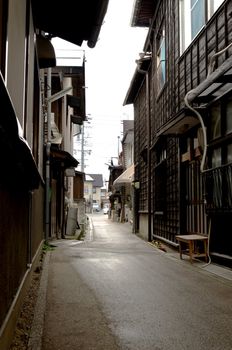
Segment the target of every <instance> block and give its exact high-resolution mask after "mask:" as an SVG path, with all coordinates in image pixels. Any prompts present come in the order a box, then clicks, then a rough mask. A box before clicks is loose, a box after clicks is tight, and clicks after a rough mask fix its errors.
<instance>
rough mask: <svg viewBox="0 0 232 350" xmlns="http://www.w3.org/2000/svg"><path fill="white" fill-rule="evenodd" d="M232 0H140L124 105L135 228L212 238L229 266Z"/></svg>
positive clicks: (167, 236)
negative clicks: (130, 124)
mask: <svg viewBox="0 0 232 350" xmlns="http://www.w3.org/2000/svg"><path fill="white" fill-rule="evenodd" d="M231 13H232V1H230V0H227V1H222V0H219V1H216V0H212V1H208V0H198V1H195V2H191V1H189V0H162V1H158V0H157V1H152V0H151V1H149V0H144V1H143V0H141V1H136V2H135V6H134V10H133V16H132V25H134V26H144V27H148V28H149V32H148V36H147V39H146V42H145V44H144V48H143V51H144V52H143V53H142V54H140V57H139V58H138V61H137V69H136V72H135V74H134V76H133V79H132V81H131V85H130V87H129V89H128V92H127V95H126V98H125V101H124V104H129V103H133V104H134V113H135V124H134V130H135V131H134V133H135V134H134V142H135V180H137V181H139V184H140V188H139V189H138V190H137V191H136V204H135V208H137V212H136V219H137V227H136V230H137V232H139V233H140V234H141V235H143V236H144V237H146V238H147V239H148V240H151V239H160V240H163V241H165V242H167V243H168V244H172V245H174V246H176V244H177V242H176V239H175V236H176V235H177V234H186V233H193V232H195V233H202V234H206V235H208V236H209V241H210V255H211V257H212V258H214V259H218V260H220V261H221V262H225V263H226V264H231V258H232V236H231V229H230V222H231V219H232V180H231V179H232V178H231V167H232V164H231V163H232V108H231V106H232V102H231V101H232V90H231V87H232V80H231V72H232V58H231V53H232V47H231V45H232V16H231Z"/></svg>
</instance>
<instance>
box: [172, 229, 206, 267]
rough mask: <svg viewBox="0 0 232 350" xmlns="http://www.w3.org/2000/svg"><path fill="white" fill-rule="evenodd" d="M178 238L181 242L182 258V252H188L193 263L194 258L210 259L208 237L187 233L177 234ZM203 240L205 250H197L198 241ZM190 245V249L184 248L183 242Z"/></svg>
mask: <svg viewBox="0 0 232 350" xmlns="http://www.w3.org/2000/svg"><path fill="white" fill-rule="evenodd" d="M176 239H177V241H178V243H179V252H180V258H181V259H182V254H187V255H189V257H190V262H191V264H192V262H193V259H194V258H200V257H204V258H205V261H206V262H207V261H208V237H207V236H204V235H200V234H187V235H177V236H176ZM197 242H203V248H204V249H203V252H198V251H196V243H197ZM182 243H184V245H185V247H186V245H187V246H188V249H187V250H186V249H183V244H182Z"/></svg>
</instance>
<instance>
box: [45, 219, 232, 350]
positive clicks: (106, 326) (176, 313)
mask: <svg viewBox="0 0 232 350" xmlns="http://www.w3.org/2000/svg"><path fill="white" fill-rule="evenodd" d="M92 220H93V225H94V233H93V235H92V236H91V237H87V239H86V241H84V242H82V243H79V242H77V241H74V240H60V241H57V242H55V243H54V244H55V245H56V246H57V248H56V249H55V250H54V251H53V252H52V253H51V257H50V263H49V278H48V288H47V305H46V315H45V324H44V335H43V346H42V349H43V350H54V349H56V350H59V349H62V350H65V349H75V350H77V349H81V350H116V349H122V350H127V349H131V350H182V349H183V350H188V349H189V350H231V349H232V281H230V280H227V279H224V278H221V277H218V276H215V275H213V274H211V273H209V272H207V271H205V270H204V269H200V268H198V267H196V266H195V264H193V265H191V264H190V263H189V261H182V260H180V259H177V258H173V257H171V256H169V255H168V254H166V253H164V252H162V251H160V250H159V249H157V248H155V247H152V246H151V245H150V244H148V243H146V242H144V241H143V240H141V239H140V238H138V237H137V236H135V235H134V234H132V233H131V232H130V230H131V229H130V226H129V224H120V223H112V222H111V220H109V219H108V218H107V217H106V216H105V215H103V214H102V213H96V214H94V215H92Z"/></svg>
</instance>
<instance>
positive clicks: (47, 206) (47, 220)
mask: <svg viewBox="0 0 232 350" xmlns="http://www.w3.org/2000/svg"><path fill="white" fill-rule="evenodd" d="M51 81H52V79H51V68H48V70H47V143H46V156H47V158H46V180H45V187H46V191H45V241H47V240H48V238H49V232H50V152H51V101H50V98H51V89H52V87H51Z"/></svg>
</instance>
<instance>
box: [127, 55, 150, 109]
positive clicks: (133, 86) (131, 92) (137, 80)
mask: <svg viewBox="0 0 232 350" xmlns="http://www.w3.org/2000/svg"><path fill="white" fill-rule="evenodd" d="M150 63H151V57H147V58H144V59H143V60H141V61H140V66H139V69H138V67H137V68H136V70H135V72H134V75H133V78H132V80H131V83H130V86H129V89H128V91H127V94H126V97H125V99H124V102H123V106H125V105H128V104H132V103H134V101H135V99H136V97H137V95H138V92H139V90H140V88H141V86H142V84H143V81H144V80H145V74H144V72H145V71H147V70H148V69H149V66H150Z"/></svg>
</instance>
